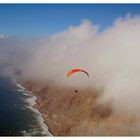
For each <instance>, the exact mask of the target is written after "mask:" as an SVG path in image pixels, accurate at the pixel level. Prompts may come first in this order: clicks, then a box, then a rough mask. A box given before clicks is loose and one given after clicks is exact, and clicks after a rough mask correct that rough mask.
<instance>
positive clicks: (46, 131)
mask: <svg viewBox="0 0 140 140" xmlns="http://www.w3.org/2000/svg"><path fill="white" fill-rule="evenodd" d="M16 85H17V87H19V88H20V89H21V91H22V92H23V94H25V95H27V94H30V95H31V97H30V98H29V99H27V102H28V103H29V104H30V106H29V107H28V108H30V109H31V110H32V111H33V112H34V113H35V114H36V115H37V119H38V121H39V124H40V126H41V128H42V135H44V136H53V135H52V133H51V132H50V131H49V127H48V126H47V124H46V123H45V120H44V117H43V115H42V113H41V112H40V110H39V109H38V108H37V107H36V104H37V103H36V100H37V97H36V96H35V94H33V93H32V92H31V91H29V90H28V89H26V88H25V87H24V86H23V85H21V84H19V83H16Z"/></svg>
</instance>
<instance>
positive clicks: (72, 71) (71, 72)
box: [67, 69, 89, 78]
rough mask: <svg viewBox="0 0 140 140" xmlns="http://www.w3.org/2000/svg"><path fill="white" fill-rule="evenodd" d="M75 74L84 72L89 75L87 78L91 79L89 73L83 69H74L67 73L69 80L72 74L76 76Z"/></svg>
mask: <svg viewBox="0 0 140 140" xmlns="http://www.w3.org/2000/svg"><path fill="white" fill-rule="evenodd" d="M75 72H83V73H85V74H86V75H87V77H89V74H88V72H86V71H84V70H82V69H72V70H70V71H69V72H68V73H67V77H68V78H69V77H70V76H71V75H72V74H74V73H75Z"/></svg>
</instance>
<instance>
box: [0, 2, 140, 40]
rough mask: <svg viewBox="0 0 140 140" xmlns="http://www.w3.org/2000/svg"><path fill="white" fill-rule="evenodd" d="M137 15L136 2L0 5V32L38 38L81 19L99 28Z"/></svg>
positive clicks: (137, 6)
mask: <svg viewBox="0 0 140 140" xmlns="http://www.w3.org/2000/svg"><path fill="white" fill-rule="evenodd" d="M128 13H130V14H132V15H135V14H137V15H139V14H140V5H139V4H134V5H132V4H21V5H20V4H9V5H8V4H7V5H6V4H0V33H2V34H6V35H10V36H22V37H39V36H48V35H52V34H55V33H57V32H62V31H63V30H65V29H67V28H68V27H69V26H76V25H79V24H80V22H81V21H82V20H83V19H88V20H90V21H91V22H92V23H93V24H97V25H100V28H99V30H100V31H103V30H104V29H105V28H106V27H108V26H111V25H112V24H113V21H114V19H116V18H118V17H124V16H126V14H128Z"/></svg>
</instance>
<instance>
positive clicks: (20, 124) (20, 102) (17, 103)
mask: <svg viewBox="0 0 140 140" xmlns="http://www.w3.org/2000/svg"><path fill="white" fill-rule="evenodd" d="M35 100H36V97H35V96H32V95H31V94H29V93H28V91H26V90H25V89H24V88H23V87H22V86H21V85H19V84H17V83H14V82H11V80H9V79H8V78H0V136H51V133H50V132H49V131H48V127H47V125H46V124H45V123H44V120H43V118H42V114H41V113H40V112H39V111H38V110H37V109H35V108H34V107H33V106H34V104H35Z"/></svg>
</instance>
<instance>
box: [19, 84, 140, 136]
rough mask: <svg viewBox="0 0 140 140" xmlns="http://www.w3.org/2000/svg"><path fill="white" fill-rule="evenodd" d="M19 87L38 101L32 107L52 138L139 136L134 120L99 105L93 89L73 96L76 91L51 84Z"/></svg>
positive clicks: (109, 105) (98, 95) (139, 132)
mask: <svg viewBox="0 0 140 140" xmlns="http://www.w3.org/2000/svg"><path fill="white" fill-rule="evenodd" d="M20 83H21V85H22V86H23V87H25V88H26V89H27V90H28V91H31V92H32V93H33V95H35V96H36V97H37V100H36V105H35V107H36V108H37V109H38V110H39V111H40V112H41V113H42V116H43V118H44V121H45V123H46V124H47V126H48V128H49V131H50V132H51V133H52V135H53V136H130V135H140V130H137V129H135V125H136V124H135V121H134V118H133V117H132V116H130V115H129V114H127V113H126V112H118V113H116V112H115V113H114V112H113V108H112V106H111V104H110V103H108V104H101V103H99V102H98V99H99V97H100V96H101V95H100V94H97V91H95V90H94V89H81V90H79V91H78V92H75V89H68V88H60V87H56V86H55V87H54V85H53V84H52V82H50V81H49V82H35V81H20ZM136 128H137V127H136Z"/></svg>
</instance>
